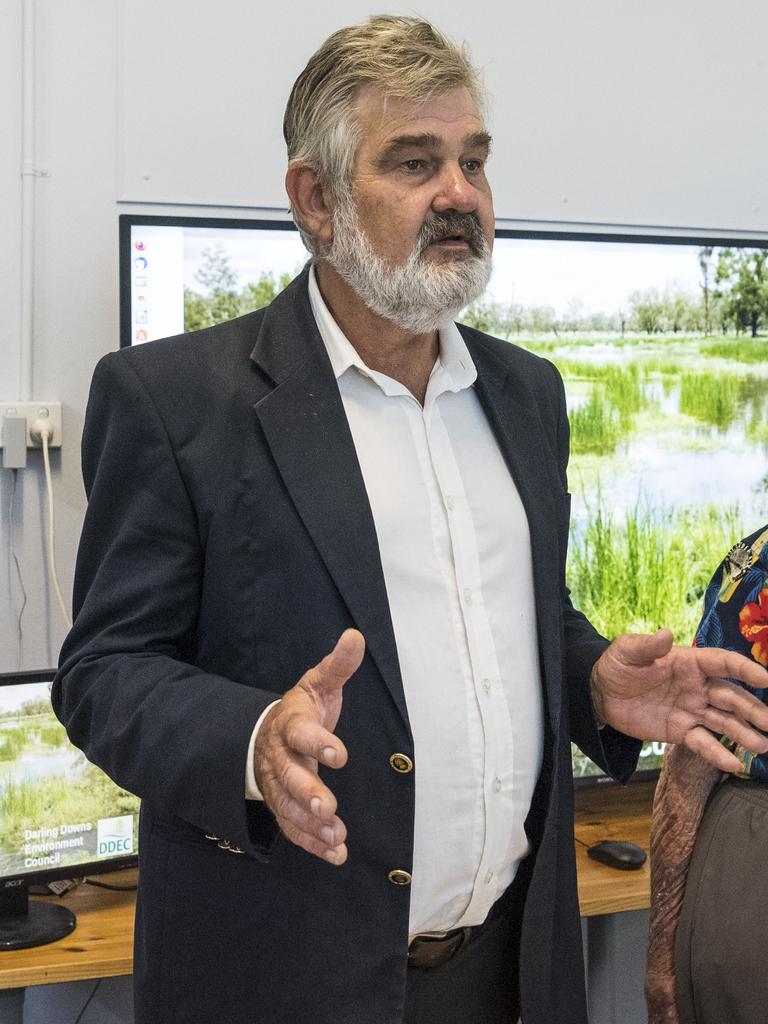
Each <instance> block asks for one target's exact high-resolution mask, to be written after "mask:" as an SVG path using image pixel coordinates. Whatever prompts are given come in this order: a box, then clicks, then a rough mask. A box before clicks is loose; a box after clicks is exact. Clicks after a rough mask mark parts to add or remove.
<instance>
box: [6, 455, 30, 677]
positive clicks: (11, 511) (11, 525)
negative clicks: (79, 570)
mask: <svg viewBox="0 0 768 1024" xmlns="http://www.w3.org/2000/svg"><path fill="white" fill-rule="evenodd" d="M11 473H12V474H13V476H12V479H13V483H12V484H11V497H10V501H9V503H8V568H9V569H10V566H11V563H12V564H13V565H14V567H15V569H16V578H17V579H18V581H19V588H20V589H21V608H20V609H19V613H18V615H17V616H16V636H17V641H18V660H17V667H18V669H19V671H21V665H22V661H23V653H24V651H23V648H24V632H23V629H22V620H23V618H24V612H25V610H26V607H27V588H26V587H25V586H24V576H23V574H22V571H21V563H20V562H19V556H18V555H17V554H16V528H15V527H16V490H17V487H18V483H19V471H18V469H12V470H11Z"/></svg>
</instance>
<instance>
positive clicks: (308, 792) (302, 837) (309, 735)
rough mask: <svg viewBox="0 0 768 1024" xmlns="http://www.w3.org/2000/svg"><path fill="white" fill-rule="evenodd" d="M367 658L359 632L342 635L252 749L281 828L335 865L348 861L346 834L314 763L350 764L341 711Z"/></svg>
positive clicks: (272, 715) (267, 721) (273, 713)
mask: <svg viewBox="0 0 768 1024" xmlns="http://www.w3.org/2000/svg"><path fill="white" fill-rule="evenodd" d="M364 653H365V640H364V639H363V635H362V633H359V632H358V631H357V630H356V629H347V630H345V631H344V632H343V633H342V635H341V637H340V638H339V641H338V643H337V644H336V646H335V647H334V649H333V650H332V651H331V653H330V654H327V655H326V656H325V657H324V658H323V660H322V661H321V662H320V663H319V664H317V665H315V666H314V668H311V669H309V670H308V671H307V672H305V673H304V675H303V676H302V677H301V679H300V680H299V681H298V683H297V684H296V685H295V686H294V687H293V688H292V689H291V690H288V692H287V693H285V694H284V695H283V697H282V698H281V699H280V701H279V702H278V703H277V704H275V706H274V707H273V708H272V709H271V710H270V711H269V712H268V713H267V715H266V717H265V718H264V721H263V722H262V723H261V727H260V728H259V732H258V735H257V736H256V742H255V745H254V753H253V769H254V775H255V777H256V784H257V785H258V787H259V789H260V791H261V795H262V796H263V798H264V802H265V803H266V805H267V807H269V809H270V810H271V811H272V813H273V814H274V816H275V818H276V819H277V823H278V825H279V826H280V831H281V832H282V833H283V834H284V835H285V836H286V837H287V838H288V839H290V840H291V842H292V843H295V844H296V845H297V846H300V847H301V848H302V849H303V850H306V851H307V852H308V853H313V854H315V856H317V857H322V859H323V860H326V861H328V862H329V863H330V864H343V863H344V861H345V860H346V859H347V847H346V843H345V840H346V838H347V830H346V828H345V826H344V822H343V821H342V820H341V819H340V818H339V817H337V815H336V798H335V797H334V795H333V793H332V792H331V791H330V789H328V787H327V786H325V785H324V784H323V783H322V782H321V781H320V778H319V776H318V774H317V766H318V762H319V763H320V764H324V765H327V766H328V767H329V768H342V767H343V766H344V765H345V764H346V763H347V751H346V748H345V746H344V744H343V743H342V742H341V740H340V739H339V738H338V737H337V736H334V734H333V730H334V729H335V728H336V724H337V722H338V720H339V714H340V713H341V690H342V687H343V686H344V683H346V681H347V680H348V679H349V677H350V676H351V675H353V674H354V673H355V672H356V671H357V670H358V668H359V667H360V663H361V662H362V660H363V655H364Z"/></svg>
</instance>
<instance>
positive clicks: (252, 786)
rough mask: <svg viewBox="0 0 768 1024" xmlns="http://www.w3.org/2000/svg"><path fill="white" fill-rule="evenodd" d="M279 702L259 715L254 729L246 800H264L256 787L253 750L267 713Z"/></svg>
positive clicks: (268, 706)
mask: <svg viewBox="0 0 768 1024" xmlns="http://www.w3.org/2000/svg"><path fill="white" fill-rule="evenodd" d="M279 703H280V701H279V700H273V701H272V703H271V704H269V705H267V707H265V708H264V710H263V711H262V713H261V714H260V715H259V720H258V721H257V722H256V725H254V727H253V732H252V733H251V740H250V743H249V744H248V758H247V760H246V762H245V799H246V800H263V799H264V797H263V796H262V795H261V790H260V789H259V787H258V786H257V785H256V775H255V773H254V771H253V749H254V747H255V746H256V737H257V735H258V733H259V729H260V728H261V723H262V722H263V721H264V718H265V717H266V715H267V713H268V712H269V711H271V710H272V708H273V707H274V706H275V704H279Z"/></svg>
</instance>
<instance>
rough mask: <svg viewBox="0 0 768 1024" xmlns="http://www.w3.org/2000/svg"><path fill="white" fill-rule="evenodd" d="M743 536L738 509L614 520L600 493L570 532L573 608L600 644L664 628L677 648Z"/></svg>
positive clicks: (643, 512) (640, 512) (640, 513)
mask: <svg viewBox="0 0 768 1024" xmlns="http://www.w3.org/2000/svg"><path fill="white" fill-rule="evenodd" d="M744 533H746V529H745V528H744V524H743V523H742V522H741V514H740V511H739V508H738V506H732V507H729V508H720V507H718V506H716V505H708V506H706V507H704V508H697V509H689V508H682V509H681V508H678V509H674V510H664V509H654V508H650V507H648V506H644V507H638V508H636V509H635V510H633V511H632V512H631V513H628V514H627V515H626V516H624V518H623V519H619V520H617V519H615V518H613V517H611V515H610V513H609V511H608V510H607V509H606V508H605V507H604V505H603V502H602V500H601V498H600V495H599V492H598V497H597V499H596V501H595V502H594V504H592V505H591V506H589V507H588V514H587V521H586V524H585V525H584V526H582V527H581V528H574V529H573V530H572V536H571V551H570V555H569V560H568V583H569V586H570V588H571V592H572V596H573V601H574V604H575V605H576V607H577V608H579V610H580V611H582V612H584V614H585V615H586V616H587V618H589V619H590V621H591V622H592V623H593V624H594V625H595V627H596V628H597V629H599V630H600V632H601V633H603V634H604V635H605V636H608V637H614V636H617V635H619V634H620V633H625V632H628V631H629V632H652V631H653V630H655V629H657V628H658V627H659V626H667V627H668V628H670V629H671V630H672V632H673V633H674V635H675V639H676V641H677V642H678V643H690V642H691V640H692V638H693V635H694V632H695V629H696V626H697V624H698V621H699V618H700V616H701V611H702V597H703V594H704V590H705V588H706V585H707V583H708V582H709V580H710V578H711V576H712V573H713V572H714V571H715V569H716V568H717V566H718V564H719V563H720V561H721V560H722V558H723V557H724V555H725V554H726V552H727V551H728V550H729V549H730V547H731V546H732V545H733V543H734V542H735V541H736V540H738V539H739V538H740V537H742V536H743V535H744Z"/></svg>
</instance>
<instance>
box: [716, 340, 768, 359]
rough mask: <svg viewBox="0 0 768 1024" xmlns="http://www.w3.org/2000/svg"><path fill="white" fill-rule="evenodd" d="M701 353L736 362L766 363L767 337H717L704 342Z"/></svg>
mask: <svg viewBox="0 0 768 1024" xmlns="http://www.w3.org/2000/svg"><path fill="white" fill-rule="evenodd" d="M701 354H702V355H704V356H708V357H709V358H717V359H733V360H734V361H735V362H738V363H767V364H768V338H719V339H717V340H716V341H707V342H705V343H704V344H703V345H702V346H701Z"/></svg>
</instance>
